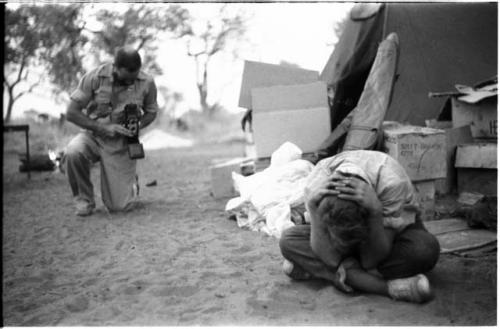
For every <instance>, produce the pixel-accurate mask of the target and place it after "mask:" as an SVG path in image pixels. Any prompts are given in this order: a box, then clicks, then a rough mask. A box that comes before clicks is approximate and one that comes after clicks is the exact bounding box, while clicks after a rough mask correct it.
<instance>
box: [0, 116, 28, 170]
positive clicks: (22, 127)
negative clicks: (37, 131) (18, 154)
mask: <svg viewBox="0 0 500 329" xmlns="http://www.w3.org/2000/svg"><path fill="white" fill-rule="evenodd" d="M15 131H24V136H25V141H26V159H27V160H26V161H27V163H28V164H29V163H30V136H29V131H30V126H29V125H4V126H3V132H4V133H5V132H15ZM19 169H21V168H19ZM21 171H22V170H21ZM30 178H31V174H30V171H29V170H28V179H30Z"/></svg>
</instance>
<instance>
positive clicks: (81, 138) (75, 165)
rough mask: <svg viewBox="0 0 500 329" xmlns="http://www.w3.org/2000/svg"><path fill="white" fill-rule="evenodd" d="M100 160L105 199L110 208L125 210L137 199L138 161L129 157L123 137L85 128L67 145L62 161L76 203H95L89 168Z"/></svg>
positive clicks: (103, 199)
mask: <svg viewBox="0 0 500 329" xmlns="http://www.w3.org/2000/svg"><path fill="white" fill-rule="evenodd" d="M97 161H99V162H100V169H101V195H102V201H103V203H104V205H105V206H106V208H108V209H109V210H110V211H119V210H125V209H126V208H127V206H128V205H129V204H130V203H131V202H132V201H133V200H134V190H133V186H134V183H135V182H136V160H132V159H130V158H129V155H128V149H127V142H126V139H125V138H124V137H117V138H104V137H98V136H95V135H94V134H93V133H91V132H90V131H84V132H81V133H79V134H78V135H77V136H75V137H74V138H73V139H72V140H71V141H70V143H69V144H68V146H67V148H66V151H65V155H64V160H63V162H64V163H65V167H66V173H67V175H68V180H69V185H70V186H71V191H72V192H73V197H74V198H75V200H76V202H87V203H89V204H91V205H95V199H94V187H93V185H92V181H91V178H90V168H91V166H92V164H93V163H95V162H97Z"/></svg>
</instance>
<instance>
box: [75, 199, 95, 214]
mask: <svg viewBox="0 0 500 329" xmlns="http://www.w3.org/2000/svg"><path fill="white" fill-rule="evenodd" d="M94 208H95V205H93V204H91V203H88V202H77V204H76V215H77V216H81V217H85V216H90V215H92V212H93V211H94Z"/></svg>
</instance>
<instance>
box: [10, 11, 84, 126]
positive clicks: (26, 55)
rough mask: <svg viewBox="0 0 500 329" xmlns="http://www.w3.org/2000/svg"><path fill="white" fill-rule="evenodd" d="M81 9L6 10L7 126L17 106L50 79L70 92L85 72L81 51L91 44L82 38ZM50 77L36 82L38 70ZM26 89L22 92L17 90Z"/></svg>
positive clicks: (41, 76) (60, 87) (40, 78)
mask: <svg viewBox="0 0 500 329" xmlns="http://www.w3.org/2000/svg"><path fill="white" fill-rule="evenodd" d="M81 8H82V7H81V5H78V4H73V5H68V6H63V5H43V6H36V5H34V6H24V5H21V6H19V7H18V8H17V9H16V10H10V9H8V8H6V10H5V42H4V45H5V49H4V55H5V62H4V86H5V87H6V91H7V95H8V98H9V99H8V103H7V112H6V115H5V118H4V120H5V122H9V121H10V118H11V115H12V110H13V108H14V104H15V102H16V101H17V100H19V99H20V98H21V97H22V96H24V95H26V94H27V93H30V92H32V91H33V90H34V88H36V87H37V86H39V85H40V84H41V82H42V81H44V80H45V77H47V78H48V81H49V82H50V83H52V84H54V85H55V86H57V87H58V88H59V89H60V90H70V89H71V88H72V87H73V86H74V85H75V81H76V79H75V76H77V75H78V74H79V73H81V71H82V63H81V61H80V56H79V50H80V49H81V48H82V47H83V45H84V44H85V43H86V42H87V41H88V40H87V38H86V37H85V36H83V35H82V33H81V32H82V30H83V27H84V22H83V20H82V19H81V15H80V11H81ZM39 65H41V66H42V67H44V68H45V69H46V73H47V74H41V75H40V76H39V77H38V79H37V81H36V82H32V81H31V79H30V76H31V75H33V72H34V67H35V66H39ZM22 85H24V86H25V88H24V89H23V90H22V91H18V92H17V91H16V89H18V88H16V87H20V86H22Z"/></svg>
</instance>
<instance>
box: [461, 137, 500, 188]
mask: <svg viewBox="0 0 500 329" xmlns="http://www.w3.org/2000/svg"><path fill="white" fill-rule="evenodd" d="M455 167H456V168H457V176H458V177H457V183H458V192H459V193H462V192H472V193H481V194H484V195H497V144H496V143H469V144H462V145H458V147H457V156H456V160H455Z"/></svg>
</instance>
